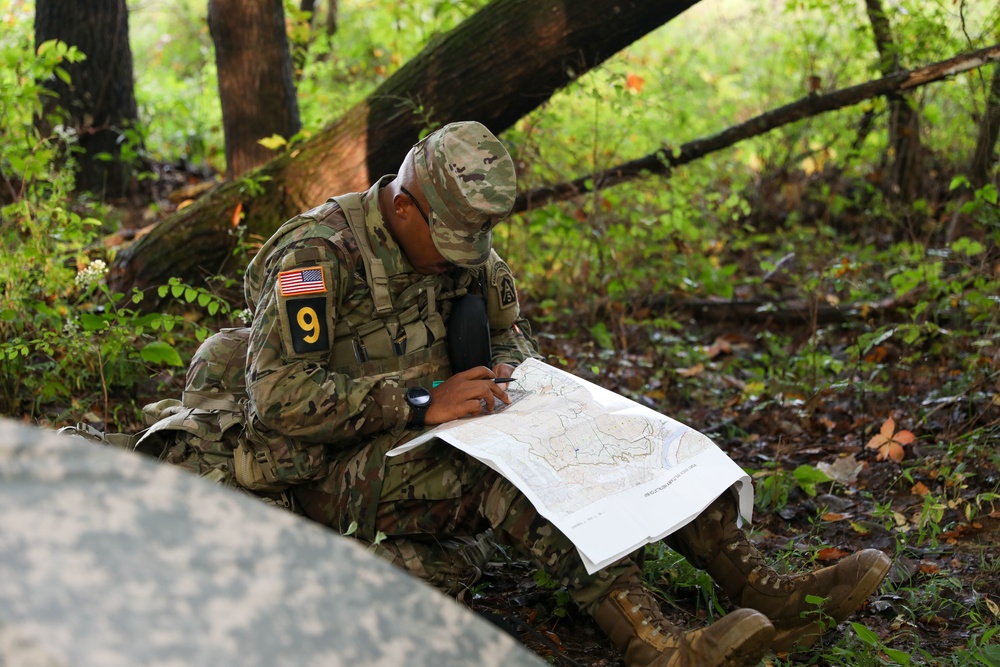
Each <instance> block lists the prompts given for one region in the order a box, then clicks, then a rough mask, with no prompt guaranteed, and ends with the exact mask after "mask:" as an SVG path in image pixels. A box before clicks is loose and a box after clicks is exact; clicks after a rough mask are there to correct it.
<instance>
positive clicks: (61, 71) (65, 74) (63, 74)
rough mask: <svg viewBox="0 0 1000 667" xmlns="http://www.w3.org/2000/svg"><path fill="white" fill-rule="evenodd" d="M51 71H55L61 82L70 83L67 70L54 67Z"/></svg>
mask: <svg viewBox="0 0 1000 667" xmlns="http://www.w3.org/2000/svg"><path fill="white" fill-rule="evenodd" d="M52 71H53V72H55V75H56V76H57V77H59V78H60V79H61V80H62V82H63V83H65V84H66V85H67V86H68V85H70V83H72V81H71V80H70V77H69V72H67V71H66V70H64V69H63V68H62V67H56V68H54V69H53V70H52Z"/></svg>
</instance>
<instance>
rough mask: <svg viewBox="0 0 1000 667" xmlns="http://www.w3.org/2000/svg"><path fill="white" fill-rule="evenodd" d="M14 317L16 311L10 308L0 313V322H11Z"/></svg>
mask: <svg viewBox="0 0 1000 667" xmlns="http://www.w3.org/2000/svg"><path fill="white" fill-rule="evenodd" d="M16 317H17V311H16V310H13V309H11V308H8V309H6V310H4V311H3V312H0V320H3V321H4V322H11V321H13V320H14V318H16Z"/></svg>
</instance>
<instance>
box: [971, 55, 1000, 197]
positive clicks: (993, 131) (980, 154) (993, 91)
mask: <svg viewBox="0 0 1000 667" xmlns="http://www.w3.org/2000/svg"><path fill="white" fill-rule="evenodd" d="M998 134H1000V65H994V66H993V78H992V80H991V82H990V90H989V93H987V95H986V108H985V109H984V110H983V118H982V120H981V121H980V122H979V138H978V139H977V140H976V151H975V153H973V155H972V166H971V168H970V169H969V180H970V181H971V182H972V185H973V187H975V188H977V189H978V188H981V187H983V186H984V185H986V183H987V182H989V180H990V179H989V175H990V169H991V168H992V167H993V163H994V161H995V155H996V145H997V135H998Z"/></svg>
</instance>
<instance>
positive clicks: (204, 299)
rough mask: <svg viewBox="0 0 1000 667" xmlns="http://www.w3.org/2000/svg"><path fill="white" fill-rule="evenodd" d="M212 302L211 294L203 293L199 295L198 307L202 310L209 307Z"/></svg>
mask: <svg viewBox="0 0 1000 667" xmlns="http://www.w3.org/2000/svg"><path fill="white" fill-rule="evenodd" d="M211 300H212V296H211V295H210V294H206V293H205V292H202V293H201V294H199V295H198V305H199V306H201V307H202V308H204V307H205V306H207V305H208V302H209V301H211Z"/></svg>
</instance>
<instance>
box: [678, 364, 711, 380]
mask: <svg viewBox="0 0 1000 667" xmlns="http://www.w3.org/2000/svg"><path fill="white" fill-rule="evenodd" d="M704 370H705V364H695V365H694V366H691V367H690V368H678V369H677V374H678V375H680V376H681V377H685V378H693V377H695V376H696V375H701V374H702V372H703V371H704Z"/></svg>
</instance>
